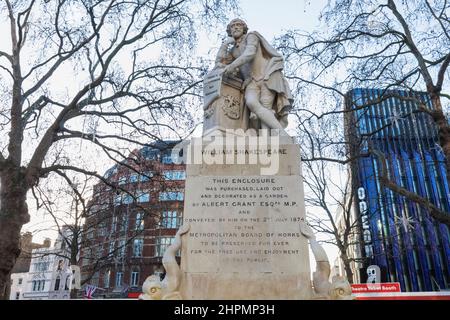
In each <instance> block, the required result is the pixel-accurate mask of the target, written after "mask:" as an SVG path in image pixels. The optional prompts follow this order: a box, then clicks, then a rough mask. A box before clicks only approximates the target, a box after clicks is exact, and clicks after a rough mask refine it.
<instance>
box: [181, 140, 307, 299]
mask: <svg viewBox="0 0 450 320" xmlns="http://www.w3.org/2000/svg"><path fill="white" fill-rule="evenodd" d="M291 141H292V140H291V139H287V138H286V137H285V138H284V140H283V141H282V143H283V144H280V145H277V144H272V145H269V146H265V145H260V146H258V145H247V146H246V147H245V148H243V149H242V148H239V149H238V148H237V147H231V148H230V146H220V145H219V146H215V147H214V148H213V149H214V150H215V151H213V152H215V153H216V155H218V154H221V153H223V155H224V158H223V160H224V162H225V161H226V160H227V159H226V158H225V157H226V155H228V156H230V155H236V156H237V155H238V154H245V156H246V158H245V160H246V161H247V162H246V163H242V162H241V163H239V164H230V163H223V164H219V163H217V162H216V163H214V164H207V163H206V162H208V161H206V159H204V160H205V161H203V162H202V163H197V164H188V165H187V169H186V173H187V178H186V187H185V206H184V222H183V223H184V224H189V225H190V229H189V232H188V233H187V234H186V235H184V236H183V241H182V243H183V245H182V250H181V252H182V257H181V272H182V275H181V285H180V292H181V295H182V296H183V298H184V299H199V300H202V299H221V300H231V299H311V298H312V296H313V294H312V287H311V280H310V277H311V275H310V266H309V254H308V242H307V239H306V238H305V237H304V236H303V235H302V234H301V233H300V228H299V225H300V221H302V220H303V219H304V218H305V208H304V200H303V197H304V195H303V183H302V178H301V171H300V152H299V146H298V145H296V144H294V143H292V142H291ZM194 142H195V143H197V144H198V140H196V141H194ZM195 143H194V144H195ZM198 151H199V150H198V148H197V152H198ZM203 151H204V154H206V155H207V153H208V152H211V148H210V147H209V148H207V147H206V148H204V149H203ZM255 155H257V157H263V156H266V159H265V160H264V159H263V160H264V161H265V162H264V161H263V163H261V162H259V161H257V163H255V162H252V159H250V157H251V156H255ZM268 156H270V157H269V159H270V161H272V162H273V163H274V161H278V162H279V163H278V165H277V166H274V167H277V170H276V172H275V174H273V173H271V174H270V175H264V174H267V173H264V172H267V170H266V171H265V170H264V168H267V167H268V164H267V161H266V160H267V157H268ZM197 159H198V158H197ZM261 159H262V158H261ZM216 160H217V159H216ZM228 160H230V159H229V158H228ZM241 160H242V159H241ZM253 160H255V159H254V158H253ZM209 163H210V162H209ZM273 163H272V164H273Z"/></svg>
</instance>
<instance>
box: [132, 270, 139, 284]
mask: <svg viewBox="0 0 450 320" xmlns="http://www.w3.org/2000/svg"><path fill="white" fill-rule="evenodd" d="M138 284H139V271H133V272H131V286H132V287H137V286H138Z"/></svg>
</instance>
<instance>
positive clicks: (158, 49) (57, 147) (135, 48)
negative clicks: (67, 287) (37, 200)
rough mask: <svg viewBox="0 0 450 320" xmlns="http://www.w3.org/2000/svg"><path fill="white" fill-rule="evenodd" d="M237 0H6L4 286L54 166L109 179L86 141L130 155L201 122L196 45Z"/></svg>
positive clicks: (1, 115)
mask: <svg viewBox="0 0 450 320" xmlns="http://www.w3.org/2000/svg"><path fill="white" fill-rule="evenodd" d="M233 8H234V2H233V1H231V2H230V1H212V0H179V1H173V0H148V1H120V0H96V1H92V0H78V1H66V0H56V1H40V0H29V1H13V0H3V1H1V3H0V11H1V12H2V15H3V14H4V15H6V16H5V17H4V18H6V19H7V21H8V24H9V30H8V31H9V39H10V41H9V42H10V48H9V49H8V48H5V49H4V48H1V50H0V77H1V78H0V83H1V85H0V86H1V87H0V90H1V94H0V101H1V105H0V136H1V137H2V139H1V141H0V150H1V154H0V183H1V192H0V202H1V208H0V296H2V297H5V294H4V293H5V290H6V287H7V285H6V284H7V283H8V282H9V274H10V271H11V269H12V268H13V266H14V263H15V261H16V258H17V256H18V255H19V253H20V247H19V237H20V230H21V227H22V225H24V224H25V223H27V222H28V221H29V220H30V216H29V211H28V206H27V193H28V192H29V191H30V190H31V189H32V188H33V187H36V186H38V185H39V183H40V182H41V181H42V180H44V179H45V178H46V177H48V176H49V175H50V174H52V173H55V174H57V175H60V176H61V177H62V178H64V177H65V176H67V172H78V173H83V174H87V175H91V176H96V177H98V178H101V176H100V175H99V174H97V171H96V169H95V168H93V167H94V164H92V166H91V167H83V166H81V165H80V164H79V162H77V161H75V160H73V159H74V158H75V157H73V154H74V153H76V152H77V150H78V149H76V148H79V150H82V149H84V150H85V152H83V155H84V156H85V157H86V156H88V154H89V153H93V154H95V155H96V156H94V157H92V158H93V160H94V161H93V162H95V158H96V157H97V161H98V158H99V157H100V156H98V153H97V152H100V151H103V152H104V153H105V154H106V156H107V157H109V158H111V159H114V160H117V161H120V160H122V159H125V158H126V155H125V154H126V153H127V152H125V151H124V150H127V149H129V150H133V149H134V148H136V147H137V146H143V145H146V144H148V143H149V141H150V142H151V141H155V140H157V139H158V138H159V137H161V136H162V135H163V134H165V135H169V134H172V135H175V136H177V137H180V135H181V136H182V135H184V134H186V133H187V132H186V131H189V130H191V129H193V127H194V121H193V119H192V117H191V116H190V114H189V108H190V107H191V106H193V105H196V103H197V102H198V101H197V99H198V89H199V88H198V84H199V79H200V78H201V75H202V73H203V72H204V70H203V68H201V65H200V64H195V63H194V62H192V59H191V56H190V55H191V52H192V51H191V49H192V48H193V47H194V44H195V37H196V36H195V28H196V26H197V25H198V24H203V26H205V24H208V25H209V26H211V25H214V24H215V23H216V22H218V21H219V22H220V21H222V18H224V14H227V13H228V12H231V11H230V10H231V9H233ZM197 22H198V23H197ZM196 23H197V24H196ZM2 30H4V29H2ZM186 128H187V130H186ZM80 140H82V141H83V145H80V143H78V144H76V143H75V142H76V141H78V142H79V141H80ZM121 148H124V149H121Z"/></svg>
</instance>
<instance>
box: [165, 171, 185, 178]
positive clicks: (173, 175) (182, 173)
mask: <svg viewBox="0 0 450 320" xmlns="http://www.w3.org/2000/svg"><path fill="white" fill-rule="evenodd" d="M163 174H164V179H165V180H185V179H186V172H185V171H181V170H175V171H174V170H168V171H164V172H163Z"/></svg>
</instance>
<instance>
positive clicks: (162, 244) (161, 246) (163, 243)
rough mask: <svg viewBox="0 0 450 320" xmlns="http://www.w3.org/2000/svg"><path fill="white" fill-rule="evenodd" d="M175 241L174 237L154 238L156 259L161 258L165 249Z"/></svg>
mask: <svg viewBox="0 0 450 320" xmlns="http://www.w3.org/2000/svg"><path fill="white" fill-rule="evenodd" d="M174 240H175V237H158V238H156V252H155V256H156V257H162V256H163V254H164V252H165V251H166V248H167V247H168V246H170V245H171V244H172V243H173V241H174Z"/></svg>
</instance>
